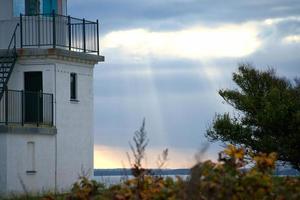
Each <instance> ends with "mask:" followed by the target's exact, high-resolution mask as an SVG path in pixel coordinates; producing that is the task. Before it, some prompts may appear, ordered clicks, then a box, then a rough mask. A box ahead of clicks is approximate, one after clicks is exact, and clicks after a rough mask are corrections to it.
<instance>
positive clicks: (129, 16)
mask: <svg viewBox="0 0 300 200" xmlns="http://www.w3.org/2000/svg"><path fill="white" fill-rule="evenodd" d="M68 4H69V5H68V6H69V10H68V12H69V14H70V15H71V16H74V17H79V18H83V17H84V18H86V19H90V20H96V19H99V21H100V37H101V38H100V49H101V54H102V55H104V56H105V59H106V60H105V62H104V63H99V64H98V65H96V66H95V70H94V104H95V105H94V107H95V111H94V112H95V113H94V115H95V121H94V123H95V127H94V142H95V147H94V149H95V151H94V165H95V166H94V167H95V168H118V167H129V162H128V158H127V156H126V152H129V153H130V148H129V142H130V141H132V137H133V135H134V132H135V131H136V130H138V129H139V127H140V126H141V124H142V121H143V119H144V118H145V119H146V130H147V135H148V138H149V140H150V142H149V145H148V149H147V156H146V159H145V162H144V164H145V166H146V167H156V163H157V162H156V161H157V158H158V155H159V154H160V153H161V152H162V150H163V149H165V148H168V149H169V159H168V162H167V166H166V167H167V168H187V167H191V166H192V165H193V164H194V163H195V155H196V154H197V152H199V150H201V149H202V148H204V147H205V146H208V149H207V150H206V152H205V154H201V159H212V160H215V159H217V153H218V152H219V151H220V150H222V148H223V146H224V145H223V144H221V143H209V142H208V140H207V138H206V137H205V132H206V130H207V129H208V128H209V126H210V125H211V122H212V120H213V117H214V116H215V114H216V113H224V112H231V111H232V110H231V108H230V107H229V106H227V105H226V104H225V103H224V102H223V100H222V98H221V97H220V96H219V95H218V90H219V89H224V88H235V85H234V84H233V82H232V80H231V77H232V73H233V72H235V71H236V70H237V67H238V64H239V63H251V64H253V66H255V67H256V68H257V69H262V70H265V69H269V68H274V69H275V70H276V71H277V74H278V75H279V76H284V77H287V78H289V79H293V78H295V77H296V76H299V75H300V54H299V52H300V2H299V0H259V1H258V0H257V1H249V0H247V1H245V0H227V1H223V0H163V1H162V0H151V1H149V0H126V1H124V0H85V1H82V0H72V1H69V3H68Z"/></svg>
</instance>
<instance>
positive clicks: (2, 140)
mask: <svg viewBox="0 0 300 200" xmlns="http://www.w3.org/2000/svg"><path fill="white" fill-rule="evenodd" d="M6 144H7V143H6V135H5V134H0V195H1V194H2V193H4V192H5V191H6V181H7V174H6V169H7V163H6V161H7V150H6V146H7V145H6Z"/></svg>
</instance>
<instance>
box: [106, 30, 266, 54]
mask: <svg viewBox="0 0 300 200" xmlns="http://www.w3.org/2000/svg"><path fill="white" fill-rule="evenodd" d="M101 43H102V46H103V48H104V49H108V50H109V49H119V50H121V51H122V53H123V54H127V55H130V56H140V57H145V56H153V57H161V58H163V57H176V58H185V59H195V60H207V59H213V58H220V57H243V56H246V55H249V54H251V53H253V52H254V51H255V50H256V49H257V48H259V47H260V43H261V41H260V40H259V38H258V30H257V29H256V27H255V26H254V25H251V24H243V25H224V26H220V27H216V28H207V27H202V26H197V27H191V28H188V29H184V30H179V31H160V32H155V31H148V30H146V29H132V30H121V31H114V32H111V33H108V34H107V35H105V36H104V37H103V39H102V42H101Z"/></svg>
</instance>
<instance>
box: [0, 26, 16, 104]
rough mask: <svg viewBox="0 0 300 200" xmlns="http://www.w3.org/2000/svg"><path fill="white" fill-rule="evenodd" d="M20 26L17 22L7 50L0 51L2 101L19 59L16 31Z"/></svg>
mask: <svg viewBox="0 0 300 200" xmlns="http://www.w3.org/2000/svg"><path fill="white" fill-rule="evenodd" d="M18 27H19V24H17V26H16V28H15V30H14V33H13V36H12V38H11V40H10V43H9V45H8V48H7V50H5V51H1V52H0V101H1V99H2V97H3V94H4V92H5V90H6V89H7V83H8V80H9V78H10V75H11V73H12V71H13V68H14V66H15V64H16V61H17V48H16V44H17V41H16V39H17V38H16V37H17V36H16V32H17V29H18Z"/></svg>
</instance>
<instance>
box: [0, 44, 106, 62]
mask: <svg viewBox="0 0 300 200" xmlns="http://www.w3.org/2000/svg"><path fill="white" fill-rule="evenodd" d="M4 53H6V50H5V49H0V55H3V54H4ZM17 53H18V57H19V58H20V59H31V58H32V57H34V58H41V59H45V58H49V59H59V60H67V61H74V62H81V63H87V64H92V65H94V64H97V63H98V62H104V59H105V57H104V56H101V55H95V54H88V53H84V52H75V51H69V50H67V49H60V48H55V49H53V48H23V49H17Z"/></svg>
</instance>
